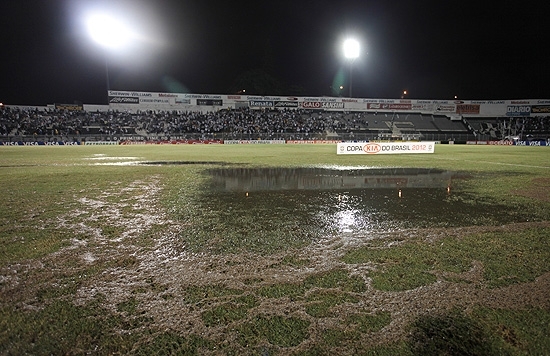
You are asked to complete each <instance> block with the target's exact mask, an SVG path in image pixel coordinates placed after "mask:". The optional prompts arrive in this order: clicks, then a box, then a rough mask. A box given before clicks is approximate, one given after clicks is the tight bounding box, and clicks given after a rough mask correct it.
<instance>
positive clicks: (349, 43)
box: [344, 39, 360, 59]
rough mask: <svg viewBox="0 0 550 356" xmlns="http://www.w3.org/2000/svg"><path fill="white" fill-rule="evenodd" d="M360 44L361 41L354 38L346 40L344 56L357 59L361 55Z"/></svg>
mask: <svg viewBox="0 0 550 356" xmlns="http://www.w3.org/2000/svg"><path fill="white" fill-rule="evenodd" d="M359 51H360V46H359V42H357V41H356V40H354V39H347V40H345V41H344V56H345V57H346V58H348V59H356V58H357V57H359Z"/></svg>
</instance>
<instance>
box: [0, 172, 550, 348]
mask: <svg viewBox="0 0 550 356" xmlns="http://www.w3.org/2000/svg"><path fill="white" fill-rule="evenodd" d="M549 181H550V180H549ZM549 181H544V182H540V184H542V185H543V186H544V187H546V188H547V185H548V183H549ZM540 184H539V185H538V186H539V188H540ZM161 190H162V185H161V182H160V179H159V177H151V178H148V179H146V180H143V181H136V182H133V183H132V184H131V185H129V186H126V187H123V186H113V188H112V189H111V190H110V191H106V192H102V193H99V194H97V195H92V196H85V197H79V198H76V197H75V202H74V206H75V209H74V210H73V211H72V212H71V213H69V214H67V215H65V216H59V217H58V219H57V221H56V222H55V223H56V224H57V225H58V227H59V229H63V230H67V229H68V230H70V231H72V232H74V236H75V237H74V238H73V239H72V240H71V242H70V244H69V245H68V246H66V247H64V248H63V249H61V250H60V251H58V252H56V253H53V254H51V255H49V256H47V257H45V258H42V259H39V260H32V261H26V262H21V263H18V264H13V265H10V266H7V267H6V268H4V269H3V270H2V271H1V278H2V282H3V283H2V285H3V287H2V289H1V291H2V292H1V293H2V296H1V299H2V300H4V301H5V302H8V303H14V304H17V305H18V306H19V307H21V308H23V309H25V310H39V309H40V308H42V307H43V305H44V303H45V302H47V301H45V300H42V299H40V298H38V297H37V295H38V292H39V291H40V290H43V289H45V288H51V287H56V286H58V287H60V288H61V287H63V283H67V282H66V281H65V282H64V280H63V277H64V276H78V275H81V276H82V281H81V282H79V283H77V284H76V286H77V287H76V289H75V290H74V294H72V295H65V296H61V298H68V299H70V300H72V301H73V302H74V303H75V304H77V305H85V304H87V303H89V302H91V301H93V300H97V297H98V296H99V295H101V296H102V300H103V301H104V302H103V304H104V305H103V307H104V308H106V309H108V310H110V311H111V312H112V313H115V314H123V316H124V317H126V318H133V317H136V316H135V315H139V317H143V316H146V317H148V318H150V320H152V325H153V326H155V327H156V328H158V330H172V331H175V332H177V333H178V334H181V335H184V336H185V335H191V334H195V335H201V336H202V337H205V338H208V339H212V340H227V338H232V337H234V335H233V334H232V333H231V332H229V330H228V329H227V328H226V327H224V326H219V327H212V326H206V325H205V323H204V321H203V318H202V317H201V315H202V314H203V312H205V311H207V310H211V309H212V308H214V307H215V306H216V305H220V304H222V303H225V302H227V300H228V299H227V298H224V297H213V298H208V296H205V302H204V303H188V302H186V290H187V289H188V288H189V287H191V286H212V285H215V286H223V287H224V288H228V289H235V290H240V291H242V292H243V294H244V295H246V294H249V293H253V294H256V292H257V290H258V289H259V288H261V287H262V286H267V285H273V284H280V283H285V284H287V283H291V284H292V283H296V284H298V283H301V282H302V281H303V280H304V279H305V278H306V277H308V276H310V275H312V274H314V273H317V272H323V271H330V270H333V269H336V268H338V269H345V270H347V271H349V274H350V275H352V276H360V277H361V278H363V279H364V281H365V282H366V285H367V290H366V291H365V292H364V293H361V294H358V295H356V297H357V298H358V299H359V302H358V303H344V304H340V305H337V306H335V307H334V313H333V315H335V316H334V317H326V318H315V317H312V316H311V315H309V314H307V313H306V312H305V311H304V303H305V301H304V300H303V299H296V300H291V299H290V298H287V297H282V298H262V297H261V296H259V295H258V294H256V296H257V298H258V299H259V303H258V305H257V306H255V307H253V308H252V309H250V310H249V311H248V318H252V317H253V316H254V315H260V314H270V315H273V314H280V315H293V316H297V317H299V318H301V319H304V320H307V321H309V322H310V327H309V338H308V339H307V340H306V341H304V342H303V343H302V344H300V345H299V346H297V347H295V348H294V349H293V350H295V351H297V350H305V349H308V348H310V347H311V346H312V345H314V344H315V343H316V342H318V340H320V338H321V337H322V333H323V331H324V330H327V329H330V328H345V322H344V320H346V317H347V316H349V315H352V314H356V313H361V312H362V313H365V312H368V313H378V312H389V313H390V314H391V322H390V324H389V325H387V326H386V327H384V328H383V329H382V330H380V331H376V332H374V333H373V335H372V337H371V338H369V339H368V340H364V342H365V343H367V344H368V345H367V346H370V345H372V346H375V345H382V344H389V343H393V342H397V341H399V340H403V339H404V338H405V337H406V335H407V333H408V329H407V325H409V324H410V323H411V322H412V321H413V320H414V319H415V318H417V317H418V316H419V315H426V314H433V313H441V312H444V311H449V310H451V309H453V308H457V307H458V308H459V309H461V310H466V311H467V310H471V309H472V308H474V307H476V306H486V307H490V308H506V309H523V308H526V307H540V308H545V309H550V293H549V291H550V273H546V274H544V275H542V276H540V277H538V278H537V279H536V280H535V281H533V282H531V283H524V284H515V285H511V286H509V287H505V288H499V289H490V288H487V287H486V286H485V284H484V283H483V271H484V266H483V265H482V264H481V263H480V262H474V263H473V264H472V266H471V269H470V270H469V271H468V272H466V273H462V274H459V275H454V276H453V275H449V274H440V275H437V277H438V278H437V282H436V283H433V284H430V285H427V286H423V287H419V288H416V289H413V290H407V291H403V292H383V291H379V290H376V289H374V288H373V287H372V286H371V281H370V279H369V271H371V270H372V269H373V268H375V267H374V266H372V265H368V264H363V265H349V264H346V263H344V262H342V260H341V257H342V256H343V255H344V254H345V253H346V252H347V251H349V250H350V249H354V248H357V247H360V246H362V245H363V244H364V243H365V241H372V239H383V240H384V241H387V243H388V245H390V244H391V243H392V242H395V243H399V242H402V241H404V240H406V239H410V238H422V239H426V240H427V241H429V242H432V243H433V242H434V241H437V240H438V239H442V238H445V237H449V236H455V237H457V238H460V237H461V236H466V235H470V234H473V233H480V232H487V231H496V232H499V231H501V232H510V231H515V230H518V231H520V230H523V229H527V228H533V227H548V226H549V225H550V224H549V223H548V222H538V223H535V222H533V223H521V224H511V225H503V226H496V227H494V226H492V227H463V228H451V229H412V230H404V231H399V232H392V233H387V232H386V233H380V234H378V235H377V236H366V237H367V238H365V236H353V237H350V236H341V237H335V238H331V239H327V240H322V241H318V242H316V243H313V244H311V245H310V246H307V247H306V248H303V249H300V250H292V251H281V252H280V253H278V254H273V255H270V256H262V255H257V254H249V253H241V254H231V255H220V254H210V253H207V252H204V253H192V252H190V251H188V250H187V249H186V248H185V246H182V245H181V241H179V240H178V231H180V230H181V229H185V228H186V226H181V225H179V224H178V223H177V222H175V221H172V220H170V219H169V218H168V216H167V215H166V214H165V213H164V212H163V210H162V209H161V208H160V204H159V198H160V194H161ZM546 191H547V192H548V190H546ZM517 193H518V194H521V195H525V196H530V197H538V198H542V199H548V196H547V194H546V195H544V194H543V195H541V194H540V192H533V191H521V192H517ZM104 225H108V226H110V227H111V231H110V232H108V233H107V232H106V231H105V229H104V228H102V227H101V226H104ZM289 255H292V256H293V257H294V258H297V259H302V260H304V261H307V263H304V264H303V265H288V264H282V263H281V261H282V260H283V259H284V258H285V256H289ZM104 266H108V267H104ZM96 267H97V268H99V272H97V270H96V269H94V268H96ZM91 271H95V272H91ZM87 273H88V274H90V275H87ZM448 277H457V278H454V279H453V278H448ZM76 278H78V277H76ZM450 280H461V281H463V282H461V283H454V282H450ZM138 291H139V292H138ZM129 300H135V301H136V305H137V309H138V311H137V312H136V313H135V314H134V315H129V314H124V312H122V311H121V310H120V308H117V306H118V305H120V304H121V303H125V302H127V301H129ZM237 323H238V322H237ZM136 331H139V330H121V333H125V332H126V333H131V332H136ZM228 342H230V340H229V341H228Z"/></svg>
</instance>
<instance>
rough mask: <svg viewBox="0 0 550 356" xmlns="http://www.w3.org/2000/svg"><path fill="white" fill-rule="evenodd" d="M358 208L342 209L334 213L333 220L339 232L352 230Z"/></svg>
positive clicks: (355, 222)
mask: <svg viewBox="0 0 550 356" xmlns="http://www.w3.org/2000/svg"><path fill="white" fill-rule="evenodd" d="M358 213H359V211H358V210H355V209H354V210H342V211H339V212H337V213H336V216H335V217H334V220H335V222H336V225H337V226H338V230H339V231H340V232H353V230H354V227H356V226H357V214H358Z"/></svg>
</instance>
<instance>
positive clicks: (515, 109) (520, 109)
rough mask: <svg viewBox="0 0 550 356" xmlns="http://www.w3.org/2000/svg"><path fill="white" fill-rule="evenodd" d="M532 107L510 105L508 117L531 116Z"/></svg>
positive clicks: (507, 112) (507, 111)
mask: <svg viewBox="0 0 550 356" xmlns="http://www.w3.org/2000/svg"><path fill="white" fill-rule="evenodd" d="M529 115H531V107H530V106H529V105H508V107H507V108H506V116H529Z"/></svg>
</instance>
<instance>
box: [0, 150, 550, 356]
mask: <svg viewBox="0 0 550 356" xmlns="http://www.w3.org/2000/svg"><path fill="white" fill-rule="evenodd" d="M144 162H149V164H144ZM151 163H152V164H151ZM275 167H276V168H277V169H279V168H286V169H287V170H286V171H284V172H285V174H288V172H292V169H296V168H299V167H316V168H323V167H325V168H327V167H328V168H329V169H341V170H344V171H346V170H347V171H353V170H357V169H366V168H372V169H381V168H388V167H391V168H422V169H434V170H441V171H444V172H446V171H449V172H458V173H459V175H460V176H461V179H453V181H452V185H451V186H450V187H449V188H448V191H446V192H445V193H444V194H439V193H437V194H435V196H437V197H438V198H437V199H440V201H439V202H437V201H435V202H431V203H430V202H429V201H425V200H423V201H422V204H421V205H422V206H425V205H430V204H431V205H433V204H441V206H442V208H441V219H437V218H434V216H436V215H434V214H435V213H434V209H433V206H432V207H431V209H424V208H419V209H418V210H415V208H414V206H415V205H414V203H413V202H411V201H410V200H409V201H407V200H406V199H410V197H411V196H416V197H417V198H418V199H419V200H421V199H424V197H421V196H418V195H414V194H416V193H414V194H413V191H412V190H408V189H407V188H406V187H404V188H403V189H398V188H399V187H396V188H395V189H394V188H388V187H385V188H384V189H382V190H376V189H373V190H372V191H368V192H367V193H363V192H362V191H361V190H354V191H351V190H346V189H328V188H326V187H325V188H323V187H322V186H321V187H320V189H318V190H293V189H290V188H288V189H287V188H285V189H283V191H270V190H269V189H262V188H261V187H258V186H255V189H254V190H253V191H250V192H248V194H246V192H234V191H231V192H220V191H214V190H212V189H211V187H212V182H211V179H212V177H211V175H209V174H208V173H206V172H209V171H210V172H211V171H212V170H214V171H215V172H218V171H217V170H220V169H221V170H223V169H226V168H227V169H233V170H238V169H240V168H242V169H251V168H262V169H265V168H274V169H275ZM261 172H266V171H261ZM267 172H269V170H267ZM262 174H263V173H262ZM549 176H550V151H549V149H548V148H546V147H508V146H506V147H493V146H487V147H485V146H483V147H479V146H478V147H476V146H458V145H456V146H452V145H440V146H437V147H436V150H435V153H434V154H427V155H392V156H366V155H360V156H337V155H336V145H281V146H279V145H272V146H268V145H265V146H262V145H254V146H252V145H251V146H244V145H243V146H224V145H204V146H202V145H201V146H199V145H178V146H131V147H128V146H116V147H113V146H81V147H2V148H0V181H1V182H2V184H1V185H0V189H1V196H2V204H1V205H0V211H1V213H0V311H1V312H0V313H1V314H0V353H2V354H25V353H28V354H84V353H96V354H111V353H122V354H143V355H145V354H147V355H148V354H158V353H164V354H176V353H183V354H185V353H187V354H194V353H197V354H270V355H272V354H294V355H312V354H329V353H331V354H368V353H369V352H372V353H376V354H380V355H384V354H387V355H396V354H397V355H399V354H401V355H410V354H438V353H441V352H447V353H449V354H460V353H461V352H462V353H463V354H464V352H466V353H469V354H484V355H491V354H494V355H502V354H526V353H527V354H544V353H545V352H547V350H549V349H550V337H549V335H550V264H549V263H548V261H550V247H549V242H548V237H549V236H550V223H549V221H550V178H549ZM289 179H291V178H289ZM376 179H379V181H383V182H390V183H391V182H394V183H395V182H397V183H396V184H400V183H399V182H403V178H402V177H400V178H399V179H393V178H389V179H387V180H385V179H384V178H380V176H379V175H376ZM392 179H393V180H392ZM268 183H269V181H268ZM262 184H264V183H262ZM442 189H443V188H442ZM400 190H402V191H400ZM399 199H402V200H399ZM371 200H372V201H371ZM374 200H376V202H377V203H376V204H374ZM331 202H333V203H331ZM371 203H372V204H371ZM363 206H371V207H373V208H372V209H373V210H372V214H373V215H372V216H376V220H374V219H373V220H368V219H367V220H368V221H371V222H373V224H369V223H365V224H362V225H361V224H359V225H355V227H354V228H353V229H347V227H349V226H352V225H353V221H354V219H355V218H357V217H358V216H359V215H361V214H362V215H361V216H362V218H363V220H362V221H366V220H365V214H367V213H366V212H368V211H369V210H368V209H363V210H362V207H363ZM388 206H391V209H390V208H388ZM400 206H402V207H403V209H402V210H407V209H410V210H411V212H407V211H405V212H401V213H403V214H404V215H396V214H398V213H400V212H399V207H400ZM454 206H460V207H461V210H460V214H462V215H461V216H463V218H461V219H455V220H452V219H447V218H448V217H445V216H443V214H454V213H453V210H452V208H453V207H454ZM340 208H341V209H340ZM470 208H471V209H470ZM338 209H340V210H338ZM384 209H386V210H384ZM358 211H359V212H360V213H361V214H359V213H357V212H358ZM378 211H382V212H383V214H379V215H376V214H377V212H378ZM468 211H472V213H471V214H469V215H468ZM390 212H391V214H393V215H391V214H390ZM491 212H494V214H492V213H491ZM407 213H408V214H409V216H411V221H417V220H418V221H421V222H422V223H420V224H418V226H411V225H409V226H403V225H400V224H395V225H391V224H390V225H384V224H383V222H384V221H383V217H384V216H390V215H391V216H392V217H394V219H395V216H407ZM354 214H355V215H354ZM384 214H386V215H384ZM422 214H431V215H430V219H422V216H423V215H422ZM335 216H336V217H335ZM418 216H420V219H417V220H415V219H413V218H412V217H415V218H418ZM436 217H437V216H436ZM367 218H368V216H367ZM338 219H340V220H341V221H342V224H340V225H339V224H338V223H334V222H335V221H338ZM395 221H397V219H396V220H395ZM323 222H326V224H325V223H323ZM376 224H378V225H376ZM413 225H414V224H413ZM373 226H374V227H373ZM443 350H445V351H443Z"/></svg>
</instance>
